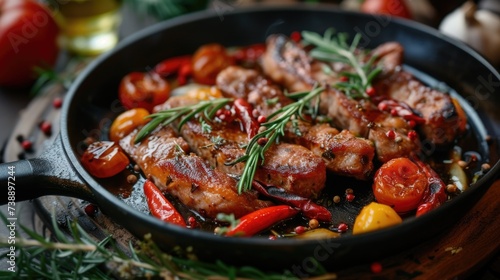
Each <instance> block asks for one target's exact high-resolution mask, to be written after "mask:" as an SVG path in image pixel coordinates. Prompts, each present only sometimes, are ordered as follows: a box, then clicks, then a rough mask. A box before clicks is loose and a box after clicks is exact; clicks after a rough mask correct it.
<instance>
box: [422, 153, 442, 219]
mask: <svg viewBox="0 0 500 280" xmlns="http://www.w3.org/2000/svg"><path fill="white" fill-rule="evenodd" d="M414 162H415V163H416V164H417V165H418V167H419V168H421V169H422V170H423V171H424V173H425V175H426V176H427V178H428V182H429V184H428V186H427V189H426V191H425V193H424V197H423V198H422V201H421V202H420V204H419V205H418V207H417V213H416V216H417V217H419V216H421V215H423V214H425V213H427V212H429V211H431V210H433V209H435V208H437V207H438V206H439V205H441V204H443V203H444V202H445V201H446V199H447V198H448V195H447V194H446V185H445V183H444V182H443V180H441V178H440V177H439V175H438V174H437V173H436V172H435V171H434V170H432V168H431V167H430V166H428V165H427V164H425V163H423V162H421V161H420V160H414Z"/></svg>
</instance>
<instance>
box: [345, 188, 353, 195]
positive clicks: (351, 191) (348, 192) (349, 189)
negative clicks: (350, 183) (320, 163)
mask: <svg viewBox="0 0 500 280" xmlns="http://www.w3.org/2000/svg"><path fill="white" fill-rule="evenodd" d="M345 193H346V194H350V193H354V190H353V189H351V188H347V189H345Z"/></svg>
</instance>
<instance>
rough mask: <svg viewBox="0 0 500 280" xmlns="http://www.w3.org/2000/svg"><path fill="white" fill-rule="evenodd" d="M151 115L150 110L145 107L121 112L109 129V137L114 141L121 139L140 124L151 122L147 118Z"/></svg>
mask: <svg viewBox="0 0 500 280" xmlns="http://www.w3.org/2000/svg"><path fill="white" fill-rule="evenodd" d="M148 115H149V112H148V110H146V109H144V108H135V109H130V110H128V111H125V112H123V113H121V114H120V115H119V116H118V117H116V119H115V120H114V121H113V123H112V124H111V128H110V129H109V139H111V140H112V141H114V142H118V141H120V139H122V138H123V137H125V136H126V135H128V134H129V133H130V132H132V131H133V130H134V129H136V128H137V127H138V126H141V125H144V124H146V123H147V122H149V119H148V118H146V117H147V116H148Z"/></svg>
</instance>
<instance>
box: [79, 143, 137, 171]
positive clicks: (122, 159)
mask: <svg viewBox="0 0 500 280" xmlns="http://www.w3.org/2000/svg"><path fill="white" fill-rule="evenodd" d="M81 160H82V165H83V167H84V168H85V170H87V171H88V172H89V173H90V174H91V175H92V176H95V177H97V178H107V177H112V176H114V175H116V174H118V173H120V172H121V171H123V170H124V169H125V168H126V167H127V165H128V164H129V163H130V160H129V159H128V157H127V156H126V155H125V153H124V152H123V151H122V149H121V148H120V146H118V145H117V144H116V143H115V142H111V141H98V142H94V143H92V144H90V145H89V147H88V148H87V150H86V151H85V152H84V153H83V155H82V159H81Z"/></svg>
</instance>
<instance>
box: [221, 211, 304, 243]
mask: <svg viewBox="0 0 500 280" xmlns="http://www.w3.org/2000/svg"><path fill="white" fill-rule="evenodd" d="M297 213H299V210H297V209H295V208H292V207H290V206H288V205H277V206H270V207H266V208H262V209H259V210H257V211H254V212H252V213H249V214H247V215H245V216H243V217H241V218H240V219H239V220H240V222H239V223H238V225H236V226H235V227H233V228H231V229H229V231H228V232H227V233H226V236H243V237H250V236H253V235H255V234H257V233H259V232H261V231H263V230H265V229H267V228H269V227H271V226H272V225H274V224H276V223H277V222H279V221H282V220H286V219H289V218H291V217H293V216H295V215H297Z"/></svg>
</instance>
